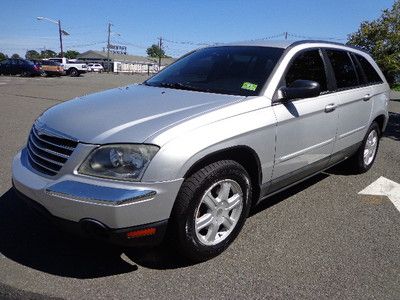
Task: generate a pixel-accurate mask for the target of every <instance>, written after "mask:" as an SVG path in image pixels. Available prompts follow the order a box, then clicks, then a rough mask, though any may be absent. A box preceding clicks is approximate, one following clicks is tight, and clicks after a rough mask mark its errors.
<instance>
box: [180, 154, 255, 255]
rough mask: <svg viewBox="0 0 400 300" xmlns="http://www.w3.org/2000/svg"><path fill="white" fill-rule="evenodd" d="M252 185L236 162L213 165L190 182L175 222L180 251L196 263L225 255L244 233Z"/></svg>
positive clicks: (185, 188) (195, 174) (182, 194)
mask: <svg viewBox="0 0 400 300" xmlns="http://www.w3.org/2000/svg"><path fill="white" fill-rule="evenodd" d="M250 201H251V183H250V177H249V175H248V173H247V172H246V170H245V169H244V168H243V167H242V166H241V165H240V164H238V163H237V162H235V161H231V160H223V161H218V162H215V163H212V164H210V165H208V166H206V167H204V168H202V169H201V170H199V171H197V172H196V173H194V174H193V175H192V176H190V177H189V178H187V179H186V180H185V181H184V183H183V184H182V187H181V190H180V191H179V194H178V197H177V200H176V203H175V206H174V211H173V216H172V218H173V219H172V221H173V230H174V234H175V236H176V237H177V240H178V245H177V246H178V250H179V251H180V252H181V253H182V254H183V255H184V256H186V257H187V258H189V259H190V260H193V261H204V260H207V259H210V258H212V257H215V256H217V255H218V254H220V253H221V252H223V251H224V250H225V249H226V248H227V247H228V246H229V245H230V244H231V243H232V242H233V241H234V239H235V238H236V236H237V235H238V234H239V232H240V230H241V229H242V227H243V225H244V222H245V220H246V217H247V215H248V212H249V209H250V206H251V205H250Z"/></svg>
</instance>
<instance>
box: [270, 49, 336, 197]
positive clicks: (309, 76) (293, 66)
mask: <svg viewBox="0 0 400 300" xmlns="http://www.w3.org/2000/svg"><path fill="white" fill-rule="evenodd" d="M284 76H285V78H283V80H282V81H281V82H282V84H283V85H286V86H290V85H291V84H292V83H293V82H294V81H295V80H301V79H303V80H313V81H316V82H318V83H319V84H320V86H321V94H320V95H319V96H318V97H314V98H306V99H296V100H290V101H288V102H284V103H279V104H277V105H275V106H273V109H274V112H275V115H276V119H277V134H276V136H277V137H276V153H275V166H274V170H273V176H272V182H271V187H270V190H269V192H273V191H275V190H278V189H280V188H282V187H284V186H287V185H289V184H291V183H293V182H295V181H298V180H299V179H301V178H304V177H306V176H307V175H311V174H313V173H315V172H316V171H318V170H321V169H323V168H324V167H325V166H327V164H328V162H329V158H330V155H331V154H332V150H333V145H334V141H335V135H336V128H337V121H338V115H337V110H336V109H335V108H336V106H337V97H336V95H335V94H332V93H329V91H328V83H327V72H326V68H325V65H324V61H323V56H322V52H321V50H319V49H312V50H306V51H304V52H301V53H299V54H298V55H297V56H296V57H295V58H294V59H293V60H292V62H291V63H290V65H289V68H288V70H287V72H286V73H285V75H284Z"/></svg>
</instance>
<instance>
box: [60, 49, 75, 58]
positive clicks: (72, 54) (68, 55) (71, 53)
mask: <svg viewBox="0 0 400 300" xmlns="http://www.w3.org/2000/svg"><path fill="white" fill-rule="evenodd" d="M79 54H80V53H79V52H78V51H75V50H68V51H67V52H64V56H65V57H66V58H68V59H75V58H76V57H77V56H78V55H79ZM58 55H59V56H60V55H61V53H59V54H58ZM60 57H61V56H60Z"/></svg>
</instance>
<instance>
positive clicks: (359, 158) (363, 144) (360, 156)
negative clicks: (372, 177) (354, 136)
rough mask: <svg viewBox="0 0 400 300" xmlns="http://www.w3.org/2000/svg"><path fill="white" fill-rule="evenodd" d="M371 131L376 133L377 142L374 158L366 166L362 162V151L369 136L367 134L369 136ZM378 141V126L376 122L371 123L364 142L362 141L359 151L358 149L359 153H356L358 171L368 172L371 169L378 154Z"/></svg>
mask: <svg viewBox="0 0 400 300" xmlns="http://www.w3.org/2000/svg"><path fill="white" fill-rule="evenodd" d="M373 130H375V131H376V133H377V135H378V140H377V145H376V150H375V154H374V158H373V160H372V161H371V163H370V164H369V165H366V164H365V162H364V149H365V144H366V143H367V139H368V136H369V134H370V133H371V132H372V131H373ZM379 139H380V130H379V126H378V124H377V123H376V122H373V123H372V124H371V126H370V127H369V129H368V131H367V134H366V135H365V137H364V140H363V141H362V144H361V147H360V149H359V151H358V155H357V158H358V159H357V163H358V167H359V169H360V170H361V171H362V172H366V171H368V170H369V169H371V167H372V165H373V164H374V162H375V159H376V156H377V154H378V149H379Z"/></svg>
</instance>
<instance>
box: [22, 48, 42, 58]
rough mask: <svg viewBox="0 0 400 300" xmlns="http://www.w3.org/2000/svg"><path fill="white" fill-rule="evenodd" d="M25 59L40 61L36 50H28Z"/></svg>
mask: <svg viewBox="0 0 400 300" xmlns="http://www.w3.org/2000/svg"><path fill="white" fill-rule="evenodd" d="M25 58H26V59H40V58H41V57H40V53H39V52H37V51H36V50H28V51H26V54H25Z"/></svg>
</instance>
